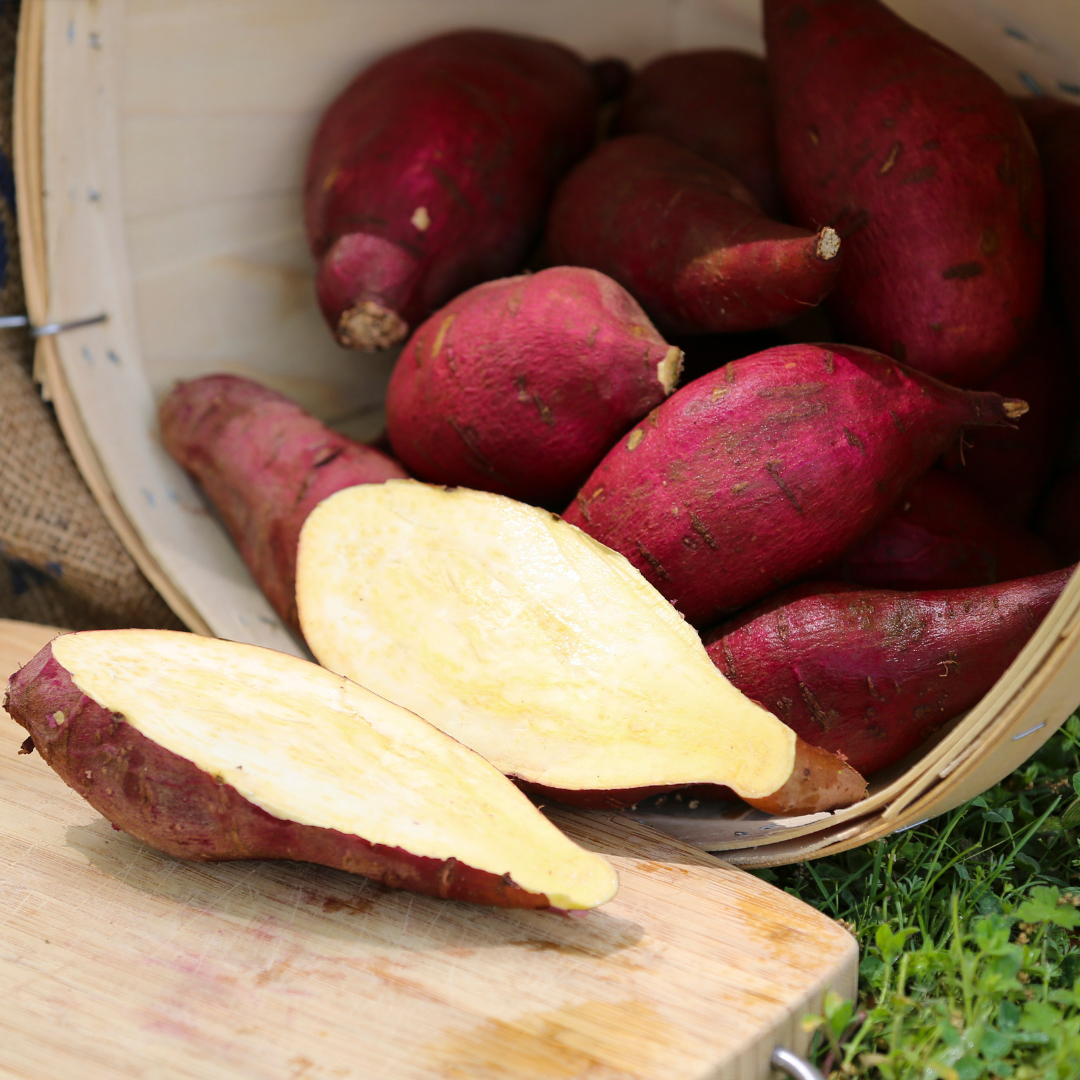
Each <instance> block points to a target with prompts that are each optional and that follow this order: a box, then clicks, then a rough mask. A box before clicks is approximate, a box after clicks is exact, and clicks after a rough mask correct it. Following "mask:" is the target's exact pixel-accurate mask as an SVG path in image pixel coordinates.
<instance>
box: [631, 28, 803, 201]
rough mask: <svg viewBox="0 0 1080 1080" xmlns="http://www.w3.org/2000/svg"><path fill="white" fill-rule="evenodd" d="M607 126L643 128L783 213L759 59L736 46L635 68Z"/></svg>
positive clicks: (674, 56) (762, 66) (766, 88)
mask: <svg viewBox="0 0 1080 1080" xmlns="http://www.w3.org/2000/svg"><path fill="white" fill-rule="evenodd" d="M614 130H615V133H616V134H618V135H633V134H637V133H640V132H645V133H648V134H650V135H662V136H663V137H664V138H665V139H670V140H671V141H672V142H676V143H678V144H679V145H680V146H685V147H686V148H687V149H688V150H693V152H694V153H695V154H698V155H700V156H701V157H703V158H705V159H706V160H708V161H711V162H712V163H713V164H714V165H719V166H720V167H721V168H723V169H727V171H728V172H730V173H733V174H734V175H735V176H737V177H738V178H739V179H740V180H741V181H742V182H743V183H744V184H745V185H746V186H747V187H748V188H749V189H750V190H751V191H752V192H753V194H754V198H756V199H757V201H758V203H759V204H760V205H761V208H762V209H763V210H764V211H765V213H766V214H768V215H769V217H772V218H778V219H781V220H782V219H783V217H784V201H783V197H782V196H781V194H780V166H779V163H778V162H777V156H776V137H775V135H774V134H773V118H772V102H771V101H770V98H769V76H768V71H767V69H766V67H765V61H764V60H762V59H761V58H760V57H758V56H752V55H751V54H750V53H745V52H740V51H739V50H738V49H700V50H696V51H693V52H678V53H668V54H667V55H666V56H661V57H659V58H658V59H656V60H653V61H652V63H650V64H647V65H646V66H645V67H644V68H642V69H641V71H639V72H638V74H637V76H636V78H635V79H634V81H633V82H632V83H631V84H630V89H629V90H628V92H627V94H626V98H625V100H624V101H623V105H622V108H621V109H620V111H619V115H618V116H617V117H616V119H615V125H614Z"/></svg>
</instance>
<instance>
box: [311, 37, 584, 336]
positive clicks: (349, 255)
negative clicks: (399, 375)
mask: <svg viewBox="0 0 1080 1080" xmlns="http://www.w3.org/2000/svg"><path fill="white" fill-rule="evenodd" d="M596 115H597V92H596V88H595V85H594V81H593V78H592V76H591V75H590V72H589V69H588V68H587V67H586V65H585V64H584V63H583V62H582V61H581V60H580V59H579V58H578V57H577V56H575V55H574V54H573V53H572V52H570V51H569V50H568V49H565V48H563V47H562V46H559V45H555V44H553V43H551V42H546V41H539V40H536V39H533V38H525V37H518V36H515V35H513V34H504V33H498V32H495V31H488V30H468V31H459V32H455V33H450V34H444V35H442V36H440V37H436V38H431V39H429V40H427V41H422V42H420V44H418V45H414V46H412V47H411V48H407V49H401V50H399V51H398V52H395V53H392V54H391V55H389V56H387V57H385V58H383V59H382V60H380V61H378V62H377V63H375V64H373V65H372V66H371V67H369V68H367V69H366V70H365V71H363V72H361V73H360V75H358V76H357V77H356V79H354V80H353V82H352V83H350V84H349V86H348V87H347V88H346V89H345V90H344V91H343V92H342V94H341V95H340V96H339V97H338V98H337V100H336V101H334V102H333V104H332V105H330V107H329V109H328V110H327V111H326V113H325V115H324V116H323V118H322V121H321V123H320V125H319V129H318V131H317V133H316V135H315V139H314V142H313V144H312V147H311V150H310V153H309V156H308V164H307V173H306V177H305V182H304V199H305V210H306V221H307V232H308V242H309V245H310V247H311V251H312V254H313V255H314V256H315V258H316V260H317V261H318V271H317V275H316V293H317V296H318V300H319V304H320V306H321V308H322V311H323V314H324V315H325V316H326V319H327V321H328V322H329V324H330V326H331V328H332V330H333V331H334V333H335V335H336V337H337V339H338V341H339V342H340V343H341V344H342V345H345V346H348V347H351V348H356V349H369V350H370V349H380V348H386V347H388V346H390V345H393V344H395V343H396V342H398V341H401V340H402V339H403V338H405V337H406V335H407V334H408V333H409V330H410V329H411V328H412V327H414V326H416V325H418V324H419V323H420V322H421V321H423V320H424V319H425V318H427V316H428V315H430V314H431V313H432V312H433V311H435V310H437V309H438V308H440V307H442V305H443V304H445V303H446V302H447V301H448V300H450V299H451V298H452V297H453V296H455V295H457V294H458V293H459V292H462V291H463V290H464V289H467V288H469V287H471V286H472V285H475V284H477V283H478V282H480V281H486V280H489V279H491V278H497V277H505V276H506V275H507V274H511V273H514V272H515V271H516V270H518V269H519V268H520V266H521V265H522V263H523V262H524V260H525V257H526V255H527V254H528V252H529V250H530V248H531V246H532V245H533V244H534V242H535V241H536V239H537V237H538V235H539V233H540V231H541V229H542V226H543V214H544V210H545V208H546V206H547V201H548V199H549V197H550V195H551V191H552V189H553V187H554V185H555V184H556V183H557V182H558V180H559V178H560V177H561V176H562V174H563V173H564V172H565V171H566V170H567V169H568V168H569V167H570V166H571V165H572V164H573V163H574V162H575V161H576V160H577V159H578V158H579V157H581V155H582V154H584V153H585V152H586V151H587V150H588V148H589V147H590V146H591V145H592V141H593V139H594V136H595V128H596Z"/></svg>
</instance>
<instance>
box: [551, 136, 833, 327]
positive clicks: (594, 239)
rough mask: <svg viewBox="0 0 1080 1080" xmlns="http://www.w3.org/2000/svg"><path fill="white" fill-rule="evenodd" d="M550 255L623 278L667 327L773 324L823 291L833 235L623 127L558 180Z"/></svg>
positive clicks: (680, 150) (829, 276)
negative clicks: (778, 212)
mask: <svg viewBox="0 0 1080 1080" xmlns="http://www.w3.org/2000/svg"><path fill="white" fill-rule="evenodd" d="M546 242H547V252H548V257H549V258H550V260H551V261H552V262H553V263H565V264H569V265H574V266H590V267H592V268H593V269H595V270H600V271H602V272H603V273H605V274H607V275H608V276H609V277H613V278H614V279H615V280H616V281H618V282H619V284H621V285H623V286H624V287H625V288H627V289H628V290H629V291H630V292H631V293H632V294H633V296H634V298H635V299H636V300H637V301H638V302H639V303H640V304H641V306H642V307H643V308H644V309H645V310H646V311H647V312H648V313H649V315H650V317H651V318H652V319H653V321H654V322H655V323H656V325H657V327H658V328H659V329H660V330H661V331H663V332H664V333H683V334H708V333H735V332H740V331H748V330H761V329H764V328H766V327H770V326H778V325H780V324H781V323H784V322H787V321H789V320H791V319H793V318H795V317H796V316H797V315H800V314H802V313H803V312H805V311H806V310H807V309H808V308H811V307H813V306H814V305H816V304H819V303H821V301H822V300H823V299H824V298H825V296H827V295H828V293H829V291H830V289H832V287H833V283H834V282H835V280H836V275H837V272H838V270H839V267H840V258H841V255H840V242H839V239H838V237H837V235H836V233H835V232H834V231H833V230H832V229H831V228H829V227H828V226H827V224H826V226H825V227H824V228H821V229H820V230H819V231H817V232H812V231H808V230H806V229H800V228H797V227H795V226H793V225H785V224H782V223H781V222H779V221H774V220H773V219H772V218H769V217H766V215H765V214H764V213H763V212H762V210H761V208H760V207H759V206H758V204H757V201H756V200H755V199H754V197H753V195H752V194H751V193H750V191H749V189H748V188H747V187H746V186H745V185H744V184H743V183H742V182H741V181H740V180H737V179H736V178H735V177H734V176H733V175H732V174H731V173H729V172H728V171H727V170H725V169H722V168H720V166H719V165H714V164H713V163H712V162H710V161H706V160H705V159H704V158H701V157H698V155H697V154H694V153H693V152H691V151H690V150H687V149H685V148H684V147H681V146H678V145H677V144H675V143H673V142H670V141H669V140H667V139H664V138H661V137H660V136H658V135H623V136H621V137H620V138H617V139H611V140H610V141H608V142H606V143H601V145H600V146H599V147H598V148H597V149H596V150H594V151H593V153H592V154H591V155H590V156H589V157H587V158H586V159H585V160H584V161H583V162H582V163H581V164H580V165H579V166H578V167H577V168H576V169H574V171H573V172H571V173H570V175H569V176H567V178H566V179H565V180H564V181H563V182H562V184H560V185H559V189H558V191H557V192H556V194H555V200H554V202H553V203H552V207H551V213H550V215H549V217H548V231H547V241H546Z"/></svg>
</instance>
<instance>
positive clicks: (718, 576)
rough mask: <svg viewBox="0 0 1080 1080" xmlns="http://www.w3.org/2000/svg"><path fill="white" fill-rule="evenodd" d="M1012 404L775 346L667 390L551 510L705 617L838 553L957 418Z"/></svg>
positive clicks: (994, 418) (1006, 410) (870, 365)
mask: <svg viewBox="0 0 1080 1080" xmlns="http://www.w3.org/2000/svg"><path fill="white" fill-rule="evenodd" d="M1025 409H1026V405H1025V404H1024V403H1023V402H1019V401H1010V400H1007V399H1003V398H1001V397H999V396H998V395H997V394H992V393H985V392H976V391H962V390H957V389H956V388H954V387H951V386H947V385H946V384H944V383H941V382H938V381H937V380H936V379H931V378H930V377H929V376H926V375H923V374H921V373H920V372H916V371H912V370H910V369H909V368H906V367H904V365H902V364H898V363H896V362H895V361H892V360H890V359H889V358H888V357H885V356H882V355H881V354H879V353H874V352H871V351H870V350H868V349H859V348H856V347H854V346H850V345H829V346H823V345H784V346H780V347H778V348H775V349H767V350H766V351H765V352H761V353H757V354H756V355H754V356H748V357H746V358H744V359H742V360H734V361H732V362H731V363H730V364H728V365H726V366H725V367H723V368H721V369H720V370H718V371H715V372H713V373H712V374H711V375H706V376H704V377H703V378H700V379H698V380H697V381H696V382H693V383H690V384H688V385H687V386H684V387H683V388H682V389H681V390H678V391H676V392H675V393H674V394H673V395H672V396H671V397H670V398H668V400H667V401H666V402H664V404H663V405H661V406H660V407H659V408H657V409H654V410H653V411H652V412H651V413H650V414H649V415H648V416H647V417H646V418H645V419H644V420H643V421H642V422H641V423H640V424H638V425H637V426H636V427H635V428H634V429H633V430H632V431H631V432H630V433H629V434H628V435H627V436H626V437H625V438H623V439H620V440H619V442H618V443H617V444H616V445H615V447H614V448H613V449H612V450H611V451H610V452H609V453H608V455H607V457H605V458H604V460H603V461H602V462H601V463H600V464H599V465H598V466H597V468H596V470H595V471H594V472H593V474H592V476H590V477H589V479H588V481H586V483H585V485H584V487H582V489H581V491H580V492H579V493H578V496H577V499H576V500H575V501H574V503H573V504H571V506H570V507H569V508H568V509H567V510H566V512H565V515H564V516H565V517H566V520H567V521H570V522H572V523H573V524H574V525H578V526H579V527H580V528H582V529H584V530H585V531H586V532H587V533H589V534H590V535H591V536H594V537H595V538H596V539H597V540H599V541H600V542H601V543H604V544H607V545H608V546H609V547H612V548H614V549H615V550H616V551H620V552H622V554H623V555H625V556H626V557H627V558H628V559H629V560H630V562H631V563H632V564H633V565H634V566H636V567H637V568H638V569H639V570H640V571H641V572H642V574H644V575H645V577H646V579H647V580H648V581H650V582H651V583H652V584H653V585H654V586H655V587H656V588H657V589H658V590H659V591H660V592H661V593H662V594H663V595H664V596H665V597H667V599H668V600H670V601H671V602H672V603H673V604H674V605H675V606H676V607H677V608H678V609H679V610H680V611H681V612H682V613H683V614H684V615H685V617H686V618H687V619H689V620H690V621H691V622H692V623H694V624H696V625H702V624H707V623H708V622H709V621H711V620H714V619H716V618H718V617H720V616H721V615H722V614H724V613H726V612H729V611H733V610H735V609H737V608H739V607H742V606H743V605H745V604H748V603H750V602H752V601H753V600H756V599H757V598H758V597H760V596H763V595H765V594H766V593H768V592H770V591H771V590H772V589H775V588H776V587H777V586H779V585H783V584H785V583H786V582H788V581H791V580H793V579H795V578H798V577H802V576H806V575H808V574H809V573H810V572H811V571H814V570H816V569H817V568H819V567H822V566H826V565H828V564H829V563H830V562H832V561H834V560H835V559H836V558H838V557H839V556H840V555H842V554H843V553H844V552H845V551H846V550H847V549H848V548H850V547H851V546H852V544H853V543H854V542H855V541H856V540H857V539H858V538H859V537H860V536H861V535H863V534H864V533H866V532H868V531H869V530H870V529H871V528H873V526H874V525H875V524H876V523H877V521H878V520H880V518H881V517H883V516H884V514H885V513H886V512H887V511H888V509H889V508H890V507H891V506H892V505H893V503H895V502H896V500H897V499H898V498H899V496H900V495H901V494H902V493H903V491H904V490H905V489H906V488H907V487H908V486H909V485H910V484H911V483H912V481H913V480H915V479H916V478H917V477H918V476H919V475H920V474H921V473H923V472H925V471H926V470H927V469H928V468H929V467H930V464H931V463H932V462H933V460H934V459H935V458H936V457H937V456H938V455H939V454H940V453H941V452H942V450H944V449H945V447H947V446H948V445H949V444H950V443H951V442H952V441H953V440H954V439H955V438H956V436H957V434H958V432H959V430H960V429H961V428H962V427H966V426H969V425H980V424H1001V423H1006V422H1008V421H1009V420H1010V419H1012V418H1015V417H1017V416H1020V415H1022V414H1023V412H1024V410H1025Z"/></svg>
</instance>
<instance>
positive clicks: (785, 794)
mask: <svg viewBox="0 0 1080 1080" xmlns="http://www.w3.org/2000/svg"><path fill="white" fill-rule="evenodd" d="M864 798H866V780H865V778H864V777H863V776H862V775H861V774H860V773H858V772H856V770H855V769H853V768H852V767H851V766H850V765H849V764H848V763H847V762H846V761H845V760H844V759H843V757H842V756H841V755H839V754H834V753H830V752H829V751H828V750H822V749H820V748H819V747H817V746H811V745H810V744H809V743H808V742H806V741H805V740H804V739H798V740H797V741H796V743H795V768H794V769H793V770H792V773H791V779H790V780H788V782H787V783H786V784H785V785H784V786H783V787H782V788H780V789H779V791H774V792H773V793H772V794H771V795H766V796H765V797H764V798H762V799H746V800H744V801H745V802H748V803H749V804H750V805H751V806H753V807H754V808H755V809H757V810H762V811H764V812H765V813H767V814H777V815H779V816H792V815H796V814H817V813H821V812H822V811H825V810H839V809H842V808H843V807H847V806H852V805H854V804H855V803H857V802H859V801H860V800H861V799H864Z"/></svg>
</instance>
